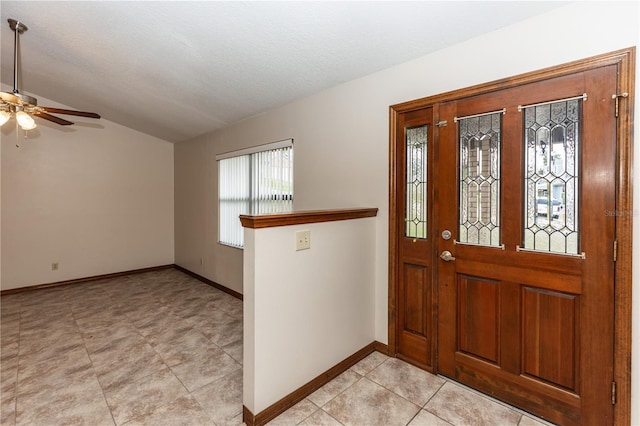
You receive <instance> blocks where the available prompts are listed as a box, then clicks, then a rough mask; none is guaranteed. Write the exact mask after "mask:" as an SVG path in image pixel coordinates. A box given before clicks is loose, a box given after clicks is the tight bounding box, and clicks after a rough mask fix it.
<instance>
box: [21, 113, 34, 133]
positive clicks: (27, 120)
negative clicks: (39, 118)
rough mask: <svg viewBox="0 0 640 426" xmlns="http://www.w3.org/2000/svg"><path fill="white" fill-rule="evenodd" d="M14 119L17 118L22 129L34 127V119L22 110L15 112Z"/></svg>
mask: <svg viewBox="0 0 640 426" xmlns="http://www.w3.org/2000/svg"><path fill="white" fill-rule="evenodd" d="M16 120H18V124H19V125H20V127H22V130H32V129H35V128H36V122H35V120H34V119H33V118H31V116H30V115H29V114H27V113H26V112H24V111H18V112H16Z"/></svg>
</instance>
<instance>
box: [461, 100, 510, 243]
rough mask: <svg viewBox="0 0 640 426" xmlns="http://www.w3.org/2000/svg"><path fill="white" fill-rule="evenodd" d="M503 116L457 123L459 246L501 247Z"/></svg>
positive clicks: (488, 116) (488, 115) (481, 116)
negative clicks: (458, 151) (501, 125)
mask: <svg viewBox="0 0 640 426" xmlns="http://www.w3.org/2000/svg"><path fill="white" fill-rule="evenodd" d="M502 112H503V111H499V112H494V113H487V114H481V115H477V116H473V117H464V118H455V119H454V120H455V121H456V122H458V126H459V131H458V133H459V146H460V167H459V169H460V178H459V185H460V211H459V217H460V226H459V230H460V234H459V237H458V242H460V243H464V244H477V245H483V246H500V136H501V135H500V132H501V129H500V123H501V120H500V116H501V115H502Z"/></svg>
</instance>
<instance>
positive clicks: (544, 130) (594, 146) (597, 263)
mask: <svg viewBox="0 0 640 426" xmlns="http://www.w3.org/2000/svg"><path fill="white" fill-rule="evenodd" d="M615 87H616V67H615V66H608V67H602V68H597V69H593V70H590V71H586V72H581V73H576V74H573V75H570V76H564V77H560V78H555V79H550V80H546V81H543V82H537V83H533V84H527V85H522V86H518V87H516V88H511V89H505V90H500V91H496V92H493V93H489V94H485V95H481V96H474V97H471V98H466V99H461V100H458V101H454V102H447V103H443V104H441V105H439V106H438V108H437V111H438V112H439V116H438V120H439V121H445V120H446V121H447V123H448V125H447V126H446V127H444V128H440V129H439V131H438V141H437V144H438V156H437V157H436V158H435V159H434V161H436V162H437V163H438V165H437V170H438V173H437V176H436V179H437V181H436V182H435V185H436V187H437V188H438V191H437V195H438V197H437V200H436V202H435V203H434V205H435V212H434V214H435V216H436V217H437V218H438V224H439V227H440V229H450V230H452V232H453V235H454V237H455V238H452V239H450V240H444V239H441V238H439V239H438V241H437V243H438V251H439V252H443V251H445V250H446V251H449V252H451V253H452V255H453V257H454V258H455V259H454V260H450V261H446V260H439V261H438V267H437V268H438V278H437V282H438V289H437V292H438V293H437V300H438V347H437V351H438V371H439V372H440V373H441V374H444V375H446V376H449V377H452V378H455V379H456V380H460V381H461V382H463V383H466V384H468V385H470V386H472V387H475V388H477V389H480V390H482V391H484V392H487V393H489V394H492V395H494V396H496V397H498V398H500V399H504V400H505V401H507V402H510V403H513V404H515V405H518V406H520V407H522V408H524V409H526V410H530V411H532V412H534V413H535V414H537V415H539V416H541V417H544V418H547V419H549V420H551V421H554V422H558V423H561V424H607V423H609V424H610V423H611V420H612V406H611V403H610V398H609V397H608V390H609V389H610V386H611V382H612V378H613V376H612V368H611V366H612V364H613V361H612V356H613V282H614V276H613V266H614V264H613V256H612V248H613V237H614V220H613V218H611V217H607V216H606V215H605V214H604V213H603V212H604V211H607V210H615V198H614V196H615V170H616V168H615V162H616V134H615V129H616V123H615V118H614V115H613V109H612V108H613V106H612V100H611V94H612V93H614V92H615ZM583 94H586V96H583ZM494 133H495V134H494ZM498 133H499V134H498ZM492 162H495V165H494V166H491V164H492ZM494 167H495V168H496V169H495V170H494V169H493V168H494ZM497 167H499V168H497ZM488 170H490V172H488ZM483 186H484V188H486V189H483ZM483 235H484V236H483ZM594 348H597V350H594Z"/></svg>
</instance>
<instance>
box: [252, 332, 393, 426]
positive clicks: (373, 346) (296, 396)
mask: <svg viewBox="0 0 640 426" xmlns="http://www.w3.org/2000/svg"><path fill="white" fill-rule="evenodd" d="M376 351H377V352H381V353H383V354H385V355H386V354H387V353H388V347H387V345H385V344H384V343H380V342H378V341H374V342H371V343H369V344H368V345H367V346H365V347H364V348H362V349H360V350H359V351H358V352H356V353H354V354H353V355H351V356H350V357H348V358H346V359H345V360H344V361H341V362H340V363H338V364H337V365H335V366H333V367H331V368H330V369H328V370H327V371H325V372H324V373H322V374H320V375H319V376H318V377H316V378H315V379H312V380H311V381H310V382H308V383H307V384H305V385H303V386H301V387H300V388H298V389H296V390H295V391H293V392H291V393H290V394H289V395H287V396H285V397H284V398H282V399H281V400H279V401H277V402H276V403H274V404H272V405H271V406H269V407H267V408H265V409H264V410H263V411H261V412H259V413H258V414H255V415H254V414H253V413H252V412H251V410H249V409H248V408H247V407H245V406H244V405H243V406H242V420H243V421H244V422H245V423H246V425H247V426H262V425H264V424H266V423H267V422H269V421H271V420H273V419H275V418H276V417H277V416H279V415H280V414H282V413H284V412H285V411H287V410H288V409H289V408H291V407H293V406H294V405H296V404H297V403H298V402H300V401H302V400H303V399H305V398H306V397H307V396H309V395H311V394H312V393H313V392H315V391H316V390H318V389H320V388H321V387H322V386H324V385H326V384H327V383H329V382H330V381H331V380H333V379H335V378H336V377H338V376H339V375H340V374H342V373H344V372H345V371H347V370H348V369H349V368H351V367H353V366H354V365H356V364H357V363H358V362H360V361H361V360H363V359H364V358H366V357H367V356H368V355H369V354H371V353H373V352H376Z"/></svg>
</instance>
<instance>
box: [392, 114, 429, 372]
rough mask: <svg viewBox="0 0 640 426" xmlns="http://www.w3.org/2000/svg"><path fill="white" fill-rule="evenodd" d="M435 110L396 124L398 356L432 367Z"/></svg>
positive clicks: (405, 116)
mask: <svg viewBox="0 0 640 426" xmlns="http://www.w3.org/2000/svg"><path fill="white" fill-rule="evenodd" d="M432 116H433V113H432V109H431V108H426V109H424V110H420V111H414V112H410V113H407V114H403V115H402V116H401V117H400V120H399V123H398V134H397V140H398V146H397V151H398V153H399V157H398V158H399V159H400V160H399V161H398V165H397V173H398V175H399V176H402V179H401V181H402V182H403V185H402V187H401V189H400V191H398V203H397V205H398V212H397V215H398V217H401V218H403V220H402V221H399V224H398V229H397V234H398V235H399V236H400V237H399V238H400V241H399V244H398V248H399V250H398V264H399V265H398V277H397V279H398V297H397V301H398V302H397V304H398V306H397V322H396V324H397V329H396V335H397V355H398V357H399V358H403V359H406V360H408V361H410V362H412V363H414V364H416V365H418V366H420V367H422V368H425V369H427V370H429V371H434V370H433V367H434V354H435V351H434V346H435V343H436V342H435V337H434V336H435V333H434V329H435V322H434V320H433V316H434V310H433V305H434V299H433V293H434V292H433V288H434V274H435V272H434V267H433V258H432V256H433V244H434V238H433V223H432V222H433V213H432V211H433V205H432V204H433V203H432V202H433V194H432V192H433V182H432V181H433V178H432V177H433V172H432V168H431V167H430V164H431V163H432V161H433V118H432Z"/></svg>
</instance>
